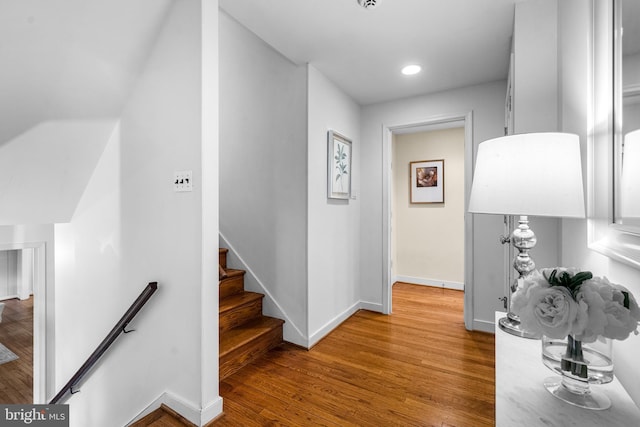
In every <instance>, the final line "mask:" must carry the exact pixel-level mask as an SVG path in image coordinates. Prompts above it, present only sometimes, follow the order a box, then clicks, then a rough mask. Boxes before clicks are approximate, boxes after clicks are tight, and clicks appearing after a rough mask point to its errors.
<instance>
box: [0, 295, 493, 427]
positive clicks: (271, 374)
mask: <svg viewBox="0 0 640 427" xmlns="http://www.w3.org/2000/svg"><path fill="white" fill-rule="evenodd" d="M32 304H33V303H32V302H31V303H30V307H28V308H27V309H24V308H22V309H17V308H15V307H14V308H13V309H12V308H11V307H10V305H9V304H7V307H6V308H5V310H4V313H3V321H2V323H0V342H6V343H9V342H10V341H11V342H16V343H20V344H17V345H15V346H14V344H11V346H10V348H11V350H12V351H14V352H15V353H17V354H18V355H19V356H20V359H18V360H17V361H14V362H9V363H6V364H4V365H0V379H1V380H0V403H28V402H31V401H32V397H31V384H32V374H31V365H32V361H31V356H30V354H31V347H30V346H31V345H32V344H31V340H32V338H31V335H32V333H31V331H30V329H29V328H32V325H33V317H32V316H33V314H32ZM393 304H394V307H393V311H394V313H393V315H391V316H385V315H381V314H377V313H372V312H369V311H359V312H358V313H356V314H355V315H354V316H352V317H351V318H349V319H348V320H347V321H346V322H344V323H343V324H342V325H341V326H340V327H338V328H337V329H336V330H335V331H333V332H332V333H331V334H329V335H328V336H327V337H325V338H324V339H323V340H322V341H321V342H320V343H318V344H317V345H316V346H315V347H314V348H313V349H311V350H310V351H307V350H304V349H300V348H298V347H296V346H293V345H291V344H285V345H282V346H280V347H279V348H277V349H275V350H272V351H271V352H269V353H268V354H267V356H266V357H264V358H263V359H261V360H259V361H257V362H254V363H253V364H251V365H249V366H247V367H246V368H244V369H243V370H242V371H240V372H238V373H236V374H234V375H231V376H230V377H228V378H227V379H225V380H224V381H223V382H221V383H220V394H221V395H222V397H223V399H224V414H223V415H222V416H221V417H220V418H218V419H217V420H215V421H214V422H212V423H211V424H210V426H214V427H217V426H243V427H244V426H270V425H289V426H313V425H325V426H376V427H381V426H385V427H386V426H440V427H444V426H455V427H483V426H493V425H494V417H495V415H494V394H495V389H494V337H493V335H491V334H485V333H481V332H469V331H467V330H465V328H464V323H463V293H462V292H460V291H451V290H444V289H440V288H430V287H424V286H415V285H408V284H403V283H398V284H396V285H395V286H394V290H393ZM5 322H6V323H5ZM9 322H15V323H12V325H13V327H8V326H9ZM140 425H145V426H155V427H162V426H185V425H188V424H187V423H186V422H185V421H184V420H179V419H176V418H174V417H173V416H172V414H171V412H170V411H166V412H165V413H163V414H159V415H158V416H155V417H150V418H148V419H147V420H146V422H145V423H144V424H140Z"/></svg>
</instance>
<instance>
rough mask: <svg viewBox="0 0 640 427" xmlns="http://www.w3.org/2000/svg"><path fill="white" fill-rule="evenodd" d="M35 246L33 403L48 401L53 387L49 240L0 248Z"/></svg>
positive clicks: (16, 248)
mask: <svg viewBox="0 0 640 427" xmlns="http://www.w3.org/2000/svg"><path fill="white" fill-rule="evenodd" d="M21 249H33V264H34V278H33V280H34V283H33V295H34V296H33V298H34V299H33V403H46V402H48V396H53V394H54V393H55V390H54V388H53V387H54V385H55V382H54V373H55V364H54V354H55V353H54V343H55V340H54V337H55V335H54V331H55V317H54V309H55V307H54V304H53V292H52V290H51V291H48V290H47V287H48V286H51V284H48V283H47V281H46V256H47V250H46V242H16V243H2V244H0V250H21Z"/></svg>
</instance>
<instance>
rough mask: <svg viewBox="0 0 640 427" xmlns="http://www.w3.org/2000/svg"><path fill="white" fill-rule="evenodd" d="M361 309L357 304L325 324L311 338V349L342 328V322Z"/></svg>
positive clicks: (358, 303)
mask: <svg viewBox="0 0 640 427" xmlns="http://www.w3.org/2000/svg"><path fill="white" fill-rule="evenodd" d="M359 309H360V302H356V303H355V304H353V305H352V306H351V307H349V308H347V309H346V310H345V311H343V312H342V313H340V314H338V315H337V316H336V317H334V318H333V319H331V320H330V321H328V322H327V323H325V324H324V326H322V327H321V328H320V329H318V330H317V331H316V332H314V333H313V334H311V335H310V336H309V346H308V347H309V348H311V347H313V346H314V345H316V344H317V343H318V342H319V341H320V340H321V339H322V338H324V337H326V336H327V335H329V334H330V333H331V331H333V330H334V329H335V328H337V327H338V326H340V324H341V323H342V322H344V321H345V320H347V319H348V318H349V317H351V316H353V315H354V314H355V312H356V311H358V310H359Z"/></svg>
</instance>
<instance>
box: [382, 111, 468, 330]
mask: <svg viewBox="0 0 640 427" xmlns="http://www.w3.org/2000/svg"><path fill="white" fill-rule="evenodd" d="M452 122H460V124H461V125H462V126H463V127H464V193H465V194H464V195H465V197H464V210H465V212H464V229H465V230H464V282H465V283H464V324H465V327H466V328H467V329H469V330H471V329H473V286H472V285H473V216H472V215H471V214H470V213H469V212H468V211H467V203H468V201H469V193H470V192H471V182H472V177H473V112H472V111H469V112H466V113H461V114H450V115H442V116H435V117H430V118H427V119H424V120H419V121H410V122H405V123H399V124H394V125H384V124H383V125H382V135H383V136H382V140H383V141H382V144H383V147H382V171H383V172H382V248H383V250H382V277H383V288H382V311H383V313H385V314H391V312H392V298H391V288H392V286H393V272H392V266H391V211H392V207H391V203H392V197H391V192H392V185H391V176H392V173H391V167H392V165H391V159H392V141H393V132H397V131H399V130H404V131H406V130H408V129H411V128H415V129H416V131H417V130H419V129H420V130H421V128H423V127H425V128H427V129H426V130H428V127H430V126H433V127H436V126H442V125H444V124H447V123H452Z"/></svg>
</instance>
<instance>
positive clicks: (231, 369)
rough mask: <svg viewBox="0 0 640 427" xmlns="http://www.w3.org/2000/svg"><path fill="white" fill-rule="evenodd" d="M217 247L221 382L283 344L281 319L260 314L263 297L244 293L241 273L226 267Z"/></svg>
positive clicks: (224, 256) (242, 272)
mask: <svg viewBox="0 0 640 427" xmlns="http://www.w3.org/2000/svg"><path fill="white" fill-rule="evenodd" d="M227 252H228V249H224V248H220V250H219V264H220V267H221V269H220V287H219V298H220V308H219V320H220V326H219V330H220V373H219V375H220V381H222V380H223V379H225V378H226V377H228V376H229V375H232V374H233V373H235V372H237V371H238V370H240V369H241V368H242V367H243V366H245V365H248V364H249V363H251V362H253V361H254V360H256V359H257V358H259V357H261V356H262V355H263V354H265V353H266V352H268V351H269V350H271V349H272V348H274V347H276V346H278V345H279V344H281V343H282V325H283V323H284V321H283V320H280V319H275V318H273V317H267V316H263V315H262V299H263V298H264V295H263V294H259V293H256V292H248V291H245V290H244V275H245V271H244V270H234V269H230V268H227Z"/></svg>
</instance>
